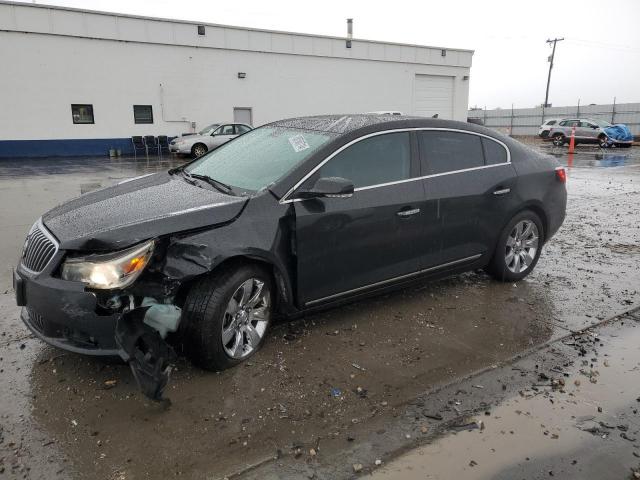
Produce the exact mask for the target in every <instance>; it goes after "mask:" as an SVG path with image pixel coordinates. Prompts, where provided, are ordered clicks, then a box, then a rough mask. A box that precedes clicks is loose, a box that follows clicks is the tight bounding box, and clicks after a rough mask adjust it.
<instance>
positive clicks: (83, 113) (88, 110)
mask: <svg viewBox="0 0 640 480" xmlns="http://www.w3.org/2000/svg"><path fill="white" fill-rule="evenodd" d="M71 117H72V118H73V123H95V122H94V121H93V105H84V104H77V103H73V104H71Z"/></svg>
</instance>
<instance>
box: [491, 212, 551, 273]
mask: <svg viewBox="0 0 640 480" xmlns="http://www.w3.org/2000/svg"><path fill="white" fill-rule="evenodd" d="M543 240H544V228H543V226H542V221H541V220H540V217H539V216H538V215H537V214H536V213H534V212H532V211H531V210H524V211H522V212H520V213H518V214H517V215H516V216H514V217H513V218H512V219H511V221H510V222H509V223H508V224H507V225H506V227H505V228H504V229H503V230H502V232H501V233H500V237H499V238H498V243H497V245H496V249H495V251H494V253H493V257H492V258H491V261H490V262H489V265H488V266H487V268H486V271H487V273H489V274H490V275H491V276H492V277H494V278H495V279H496V280H500V281H501V282H517V281H518V280H522V279H523V278H524V277H526V276H527V275H529V273H531V271H532V270H533V269H534V267H535V266H536V264H537V263H538V259H539V258H540V252H541V250H542V243H543Z"/></svg>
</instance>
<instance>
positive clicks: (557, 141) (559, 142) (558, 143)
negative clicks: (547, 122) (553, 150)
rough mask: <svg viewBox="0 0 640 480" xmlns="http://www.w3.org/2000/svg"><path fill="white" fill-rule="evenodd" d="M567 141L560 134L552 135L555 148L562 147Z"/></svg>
mask: <svg viewBox="0 0 640 480" xmlns="http://www.w3.org/2000/svg"><path fill="white" fill-rule="evenodd" d="M566 141H567V137H565V136H564V135H563V134H562V133H554V134H553V144H554V145H555V146H556V147H561V146H563V145H564V144H565V143H566Z"/></svg>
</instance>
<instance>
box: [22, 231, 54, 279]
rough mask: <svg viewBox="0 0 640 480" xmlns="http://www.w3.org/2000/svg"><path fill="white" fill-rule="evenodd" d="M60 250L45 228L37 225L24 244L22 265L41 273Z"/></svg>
mask: <svg viewBox="0 0 640 480" xmlns="http://www.w3.org/2000/svg"><path fill="white" fill-rule="evenodd" d="M57 250H58V245H57V244H56V242H55V240H54V239H53V237H52V236H51V234H50V233H49V232H47V231H46V230H45V228H44V226H43V225H42V224H41V223H40V222H38V223H36V224H35V225H34V226H33V228H32V229H31V231H30V232H29V235H27V240H26V241H25V244H24V249H23V252H22V265H23V266H24V267H25V268H27V269H28V270H31V271H32V272H35V273H39V272H41V271H42V270H44V267H46V266H47V264H48V263H49V262H50V261H51V259H52V258H53V256H54V255H55V254H56V251H57Z"/></svg>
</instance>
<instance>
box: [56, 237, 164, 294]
mask: <svg viewBox="0 0 640 480" xmlns="http://www.w3.org/2000/svg"><path fill="white" fill-rule="evenodd" d="M153 247H154V241H153V240H151V241H149V242H146V243H144V244H142V245H136V246H135V247H132V248H129V249H127V250H122V251H120V252H115V253H108V254H105V255H87V256H84V257H75V258H74V257H71V258H68V259H67V260H65V262H64V263H63V264H62V278H63V279H64V280H71V281H74V282H82V283H86V284H87V286H88V287H91V288H100V289H111V288H124V287H127V286H129V285H131V284H132V283H133V282H134V281H135V279H136V278H138V276H139V275H140V274H141V273H142V271H143V270H144V267H146V266H147V263H149V259H150V258H151V254H152V253H153Z"/></svg>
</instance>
